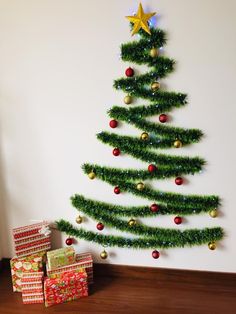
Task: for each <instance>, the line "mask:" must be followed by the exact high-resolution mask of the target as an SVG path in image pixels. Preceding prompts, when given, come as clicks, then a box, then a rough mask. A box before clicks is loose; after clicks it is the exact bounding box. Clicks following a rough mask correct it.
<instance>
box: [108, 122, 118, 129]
mask: <svg viewBox="0 0 236 314" xmlns="http://www.w3.org/2000/svg"><path fill="white" fill-rule="evenodd" d="M109 125H110V127H111V128H112V129H115V128H116V127H117V126H118V122H117V121H116V120H111V121H110V122H109Z"/></svg>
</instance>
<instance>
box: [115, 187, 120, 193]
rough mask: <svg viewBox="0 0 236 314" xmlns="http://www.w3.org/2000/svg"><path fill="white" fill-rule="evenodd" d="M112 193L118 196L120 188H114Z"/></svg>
mask: <svg viewBox="0 0 236 314" xmlns="http://www.w3.org/2000/svg"><path fill="white" fill-rule="evenodd" d="M114 193H115V194H120V188H119V187H118V186H116V187H115V188H114Z"/></svg>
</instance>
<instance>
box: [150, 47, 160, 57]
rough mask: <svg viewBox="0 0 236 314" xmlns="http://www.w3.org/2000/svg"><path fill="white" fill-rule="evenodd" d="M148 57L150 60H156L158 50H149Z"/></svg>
mask: <svg viewBox="0 0 236 314" xmlns="http://www.w3.org/2000/svg"><path fill="white" fill-rule="evenodd" d="M150 56H151V57H152V58H156V57H157V56H158V49H157V48H152V49H151V50H150Z"/></svg>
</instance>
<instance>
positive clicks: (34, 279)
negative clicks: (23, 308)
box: [21, 271, 44, 304]
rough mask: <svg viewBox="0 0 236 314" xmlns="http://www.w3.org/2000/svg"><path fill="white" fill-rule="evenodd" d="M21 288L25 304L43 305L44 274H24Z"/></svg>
mask: <svg viewBox="0 0 236 314" xmlns="http://www.w3.org/2000/svg"><path fill="white" fill-rule="evenodd" d="M21 288H22V300H23V303H24V304H35V303H43V302H44V295H43V272H42V271H41V272H34V273H23V277H22V279H21Z"/></svg>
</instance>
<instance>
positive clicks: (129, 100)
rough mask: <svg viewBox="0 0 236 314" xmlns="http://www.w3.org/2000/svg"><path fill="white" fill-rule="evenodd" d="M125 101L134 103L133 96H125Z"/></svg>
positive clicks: (127, 103)
mask: <svg viewBox="0 0 236 314" xmlns="http://www.w3.org/2000/svg"><path fill="white" fill-rule="evenodd" d="M124 103H125V104H126V105H129V104H131V103H132V97H131V96H129V95H127V96H125V98H124Z"/></svg>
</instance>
